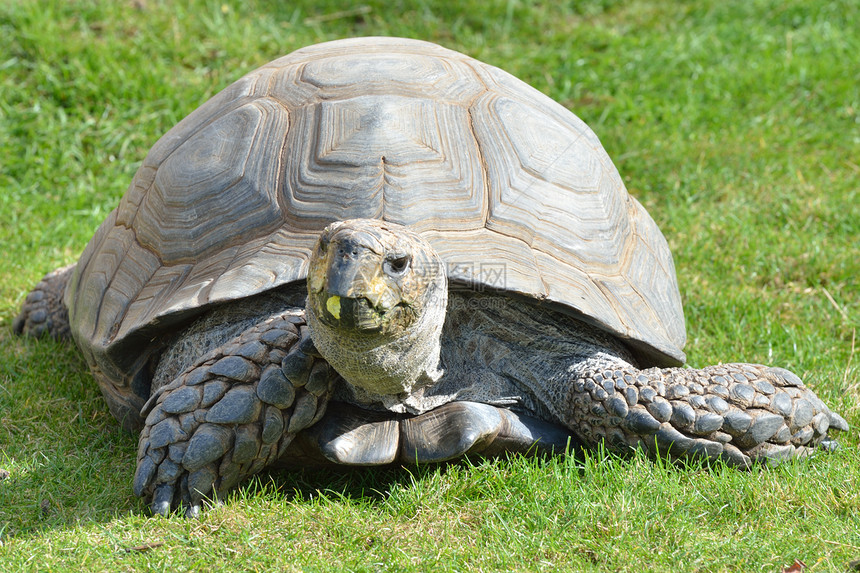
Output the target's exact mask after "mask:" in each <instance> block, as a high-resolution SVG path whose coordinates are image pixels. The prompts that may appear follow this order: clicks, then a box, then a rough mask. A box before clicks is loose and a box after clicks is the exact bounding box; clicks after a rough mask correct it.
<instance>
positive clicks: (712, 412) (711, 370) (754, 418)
mask: <svg viewBox="0 0 860 573" xmlns="http://www.w3.org/2000/svg"><path fill="white" fill-rule="evenodd" d="M566 401H567V412H568V413H569V414H568V419H567V420H566V422H567V424H568V425H569V426H570V427H571V429H573V430H574V431H575V432H577V433H578V434H579V435H580V436H582V437H583V438H585V440H586V441H587V442H588V443H590V444H594V443H596V442H599V441H601V440H605V441H606V443H607V444H608V445H609V446H610V447H612V448H614V449H616V450H619V449H624V448H626V447H629V446H634V447H635V446H642V447H644V448H645V449H646V450H647V451H649V452H651V453H653V454H668V455H669V456H670V457H673V458H691V459H695V458H704V459H722V460H724V461H726V462H727V463H729V464H730V465H733V466H739V467H749V466H750V465H751V464H752V463H755V462H766V463H769V464H775V463H779V462H781V461H785V460H788V459H790V458H795V457H803V456H806V455H808V454H810V453H811V452H813V451H814V450H815V449H816V448H825V449H830V448H832V447H834V445H835V442H834V441H833V440H832V438H830V437H829V436H828V431H829V430H842V431H845V430H847V429H848V424H847V423H846V422H845V420H844V419H843V418H842V417H841V416H839V415H838V414H836V413H834V412H831V411H830V410H829V409H828V408H827V406H826V405H825V404H824V403H823V402H822V401H821V400H820V399H819V398H818V397H817V396H816V395H815V393H814V392H812V391H811V390H809V389H807V388H806V387H805V386H804V385H803V383H802V382H801V381H800V379H799V378H798V377H797V376H796V375H794V374H792V373H791V372H789V371H788V370H785V369H783V368H769V367H767V366H761V365H757V364H724V365H721V366H710V367H707V368H703V369H701V370H693V369H686V368H663V369H661V368H650V369H648V370H635V369H633V368H630V367H627V368H620V369H616V370H603V371H590V372H584V373H582V374H581V376H580V377H579V378H577V379H576V380H574V381H573V383H572V385H571V386H570V389H569V391H568V395H567V400H566Z"/></svg>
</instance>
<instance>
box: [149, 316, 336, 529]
mask: <svg viewBox="0 0 860 573" xmlns="http://www.w3.org/2000/svg"><path fill="white" fill-rule="evenodd" d="M306 330H307V329H306V327H305V325H304V313H303V311H302V310H300V309H290V310H287V311H284V312H282V313H279V314H276V315H273V316H270V317H268V318H266V319H263V320H261V321H260V322H258V323H257V324H256V325H254V326H252V327H250V328H248V329H247V330H245V331H244V332H242V333H241V334H239V335H238V336H237V337H235V338H234V339H232V340H230V341H228V342H227V343H226V344H224V345H222V346H220V347H218V348H216V349H215V350H213V351H211V352H209V353H207V354H206V355H205V356H203V357H202V358H200V359H199V360H198V361H197V362H196V363H195V364H193V365H192V366H191V367H190V368H188V369H187V370H185V371H184V372H183V373H181V374H180V375H179V376H178V377H177V378H176V379H175V380H174V381H173V382H171V383H170V384H168V385H166V386H164V387H162V388H160V389H159V390H158V391H157V392H156V393H155V394H153V396H152V397H151V398H150V400H149V401H148V402H147V404H146V405H145V406H144V409H143V410H144V412H143V413H144V415H146V416H147V418H146V423H145V426H144V429H143V431H142V432H141V434H140V441H139V444H138V457H137V460H138V461H137V472H136V473H135V477H134V491H135V494H137V495H139V496H142V497H147V498H151V500H152V511H153V513H159V514H167V513H169V512H170V511H171V510H172V509H173V508H175V507H177V506H179V505H180V504H182V505H184V506H185V508H186V515H187V516H195V515H197V514H198V513H199V511H200V507H201V502H202V500H203V499H204V498H206V497H211V496H212V495H218V496H223V495H224V494H226V493H227V492H228V491H229V490H230V489H232V488H233V487H235V486H236V485H237V484H238V483H239V482H240V481H241V480H243V479H245V478H247V477H249V476H251V475H253V474H255V473H257V472H259V471H260V470H261V469H263V468H264V467H266V466H268V465H270V464H272V463H273V462H274V461H275V460H276V459H277V458H278V457H279V456H280V455H281V454H282V453H283V451H284V450H285V449H286V448H287V446H288V445H289V444H290V442H291V441H292V439H293V437H294V436H295V434H296V433H297V432H299V431H300V430H302V429H304V428H306V427H308V426H310V425H312V424H314V423H315V422H316V421H317V420H319V418H320V417H321V416H322V415H323V413H324V411H325V406H326V403H327V401H328V397H329V395H330V393H331V386H332V383H333V380H334V378H335V375H334V371H333V370H332V369H331V367H330V366H329V365H328V363H326V362H325V361H324V360H322V359H321V358H319V357H317V356H316V355H315V352H314V350H313V345H312V344H311V343H310V339H309V338H308V337H307V335H306Z"/></svg>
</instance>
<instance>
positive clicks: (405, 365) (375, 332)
mask: <svg viewBox="0 0 860 573" xmlns="http://www.w3.org/2000/svg"><path fill="white" fill-rule="evenodd" d="M307 282H308V302H307V314H308V326H309V327H310V329H311V338H312V339H313V341H314V343H315V344H316V346H317V349H318V350H319V351H320V353H321V354H322V355H323V357H324V358H326V360H328V362H329V363H330V364H331V365H332V366H333V367H334V368H335V369H336V370H337V371H338V372H339V373H340V374H341V376H342V377H343V378H344V379H345V380H346V381H347V382H349V383H350V384H352V385H353V386H355V387H358V388H361V389H363V390H365V391H366V392H368V393H370V394H375V395H390V394H402V393H404V392H409V391H410V390H411V388H412V387H413V386H414V385H415V383H416V382H418V381H419V379H420V378H422V376H425V375H428V374H429V375H430V378H431V379H435V378H438V374H439V372H438V371H437V365H438V361H439V337H440V335H441V331H442V323H443V322H444V320H445V306H446V304H447V278H446V275H445V267H444V264H443V262H442V260H441V258H440V257H439V255H438V254H436V252H435V251H434V250H433V248H432V247H431V246H430V244H429V243H427V241H425V240H424V239H423V238H422V237H421V236H420V235H418V234H417V233H415V232H413V231H410V230H409V229H407V228H406V227H403V226H400V225H395V224H392V223H386V222H384V221H378V220H372V219H353V220H348V221H342V222H337V223H333V224H331V225H329V226H328V227H327V228H326V229H325V230H324V231H323V232H322V234H321V235H320V237H319V239H318V241H317V243H316V246H315V247H314V250H313V253H312V255H311V259H310V267H309V269H308V281H307ZM430 362H432V364H430Z"/></svg>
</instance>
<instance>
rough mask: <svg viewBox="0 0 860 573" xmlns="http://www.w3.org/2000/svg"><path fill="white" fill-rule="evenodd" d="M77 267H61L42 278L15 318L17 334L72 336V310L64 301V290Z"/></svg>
mask: <svg viewBox="0 0 860 573" xmlns="http://www.w3.org/2000/svg"><path fill="white" fill-rule="evenodd" d="M74 270H75V265H69V266H67V267H61V268H59V269H57V270H55V271H53V272H50V273H48V274H47V275H45V276H44V278H42V280H41V281H39V283H38V284H37V285H36V286H35V288H33V290H32V291H30V294H28V295H27V298H26V299H25V300H24V304H23V305H22V307H21V312H20V313H19V314H18V316H17V317H15V320H14V321H13V322H12V329H13V330H14V331H15V333H16V334H23V335H26V336H32V337H34V338H39V337H42V336H45V335H47V336H50V337H51V338H53V339H55V340H61V339H70V338H71V336H72V335H71V330H70V328H69V311H68V309H66V305H65V304H64V303H63V294H64V293H65V291H66V283H68V282H69V279H70V278H71V276H72V273H73V272H74Z"/></svg>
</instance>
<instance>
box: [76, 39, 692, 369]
mask: <svg viewBox="0 0 860 573" xmlns="http://www.w3.org/2000/svg"><path fill="white" fill-rule="evenodd" d="M354 218H380V219H384V220H386V221H391V222H395V223H400V224H403V225H408V226H410V227H411V228H413V229H414V230H416V231H418V232H419V233H421V234H422V235H423V236H424V237H425V238H426V239H427V240H428V241H429V242H430V243H431V244H432V245H433V247H434V248H435V249H436V250H437V251H438V253H439V254H440V255H441V257H442V259H443V260H444V261H445V262H446V264H447V265H448V275H449V277H450V279H451V280H452V281H455V282H459V283H466V284H468V285H470V286H471V287H472V288H476V289H482V288H486V289H492V290H494V291H496V292H499V291H501V292H509V293H515V294H517V295H522V296H525V297H529V298H531V299H533V300H534V301H535V302H538V303H541V304H551V305H555V306H556V307H558V308H559V309H561V310H565V311H567V312H569V313H571V314H573V315H575V316H577V317H578V318H580V319H584V320H586V321H588V322H590V323H592V324H595V325H598V326H600V327H602V328H604V329H606V330H607V331H609V332H612V333H614V334H615V335H617V336H618V337H620V338H622V339H623V340H625V341H626V342H627V343H628V345H629V346H630V347H631V348H632V349H633V350H634V352H636V353H637V356H638V357H639V358H640V360H642V361H643V365H671V364H680V363H683V361H684V353H683V351H682V348H683V346H684V343H685V337H686V335H685V331H684V318H683V311H682V309H681V302H680V295H679V293H678V287H677V283H676V280H675V271H674V265H673V262H672V256H671V254H670V252H669V248H668V245H667V243H666V241H665V239H664V238H663V236H662V234H661V233H660V231H659V229H658V228H657V226H656V224H655V223H654V221H653V220H652V219H651V217H650V216H649V215H648V214H647V213H646V212H645V210H644V208H643V207H642V206H641V205H640V204H639V203H638V202H637V201H636V200H635V199H634V198H632V197H631V196H630V195H628V193H627V191H626V189H625V187H624V184H623V183H622V181H621V178H620V177H619V175H618V172H617V170H616V169H615V167H614V166H613V164H612V162H611V161H610V159H609V157H608V155H607V154H606V152H605V151H604V150H603V148H602V147H601V145H600V142H599V141H598V139H597V136H596V135H595V134H594V133H593V132H592V131H591V130H590V129H589V128H588V127H587V126H586V125H585V124H584V123H583V122H582V121H581V120H580V119H579V118H577V117H576V116H575V115H574V114H572V113H571V112H570V111H568V110H567V109H565V108H564V107H562V106H561V105H559V104H557V103H555V102H554V101H552V100H551V99H549V98H548V97H546V96H545V95H543V94H541V93H540V92H538V91H537V90H535V89H533V88H531V87H530V86H528V85H526V84H525V83H523V82H521V81H519V80H517V79H516V78H514V77H513V76H511V75H509V74H507V73H506V72H504V71H501V70H499V69H497V68H495V67H492V66H489V65H486V64H483V63H481V62H479V61H477V60H474V59H472V58H469V57H467V56H465V55H463V54H460V53H457V52H454V51H450V50H447V49H444V48H441V47H439V46H437V45H434V44H430V43H426V42H421V41H415V40H404V39H396V38H360V39H353V40H342V41H335V42H329V43H325V44H320V45H316V46H311V47H308V48H305V49H301V50H298V51H296V52H293V53H292V54H290V55H287V56H285V57H283V58H280V59H278V60H275V61H274V62H271V63H269V64H267V65H265V66H263V67H261V68H259V69H257V70H255V71H253V72H251V73H249V74H248V75H246V76H245V77H243V78H241V79H240V80H239V81H237V82H236V83H234V84H233V85H231V86H229V87H227V88H226V89H225V90H223V91H222V92H220V93H219V94H218V95H216V96H215V97H213V98H212V99H210V100H209V101H207V102H206V103H204V104H203V105H202V106H200V108H198V109H197V110H196V111H194V112H193V113H191V114H190V115H189V116H188V117H186V118H185V119H183V120H182V121H181V122H179V124H177V125H176V126H175V127H174V128H173V129H171V130H170V131H169V132H167V134H166V135H164V136H163V137H162V138H161V139H160V140H159V141H158V142H157V143H156V144H155V145H154V146H153V148H152V150H151V151H150V152H149V154H148V155H147V157H146V159H145V160H144V161H143V165H142V166H141V167H140V169H139V170H138V171H137V173H136V175H135V176H134V179H133V180H132V182H131V185H130V186H129V188H128V191H127V192H126V194H125V196H124V197H123V198H122V200H121V202H120V204H119V206H118V207H117V209H116V210H114V211H113V212H112V213H111V214H110V216H109V217H108V218H107V220H106V221H105V222H104V223H103V224H102V225H101V227H100V228H99V229H98V231H97V232H96V234H95V236H94V237H93V239H92V240H91V241H90V243H89V245H88V246H87V247H86V249H85V251H84V253H83V255H82V257H81V259H80V262H79V263H78V265H77V268H76V271H75V275H74V277H73V279H72V280H71V282H70V284H69V287H68V289H67V291H66V299H65V300H66V304H67V306H68V308H69V312H70V319H71V325H72V331H73V335H74V337H75V339H76V340H77V342H78V345H79V346H80V347H81V349H82V350H83V352H84V354H85V355H86V356H87V358H88V361H89V362H90V365H91V366H93V367H94V368H97V369H98V370H100V371H101V373H102V374H104V375H105V376H107V377H108V378H109V379H111V380H113V381H115V383H116V384H118V385H120V386H122V385H125V384H128V383H130V381H131V379H132V378H133V377H134V375H135V374H136V373H137V372H138V371H139V370H141V368H142V366H143V364H144V363H145V362H146V360H147V359H148V357H149V356H150V355H151V354H152V352H154V351H155V350H156V349H157V348H158V347H159V344H158V339H159V337H160V335H162V334H164V333H167V332H170V331H171V329H175V328H176V326H177V325H178V324H179V323H181V322H184V321H187V320H188V319H190V318H191V317H193V316H196V315H197V314H199V313H201V312H202V311H203V310H205V309H206V308H208V307H210V306H211V305H214V304H219V303H224V302H227V301H234V300H237V299H241V298H244V297H248V296H251V295H254V294H256V293H261V292H263V291H266V290H268V289H272V288H275V287H278V286H281V285H286V284H288V283H292V282H294V281H301V280H303V279H305V277H306V274H307V269H308V257H309V256H310V253H311V249H312V247H313V245H314V241H315V240H316V238H317V236H318V235H319V233H320V231H321V230H322V229H323V228H324V227H325V226H326V225H328V224H329V223H331V222H333V221H337V220H343V219H354Z"/></svg>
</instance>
